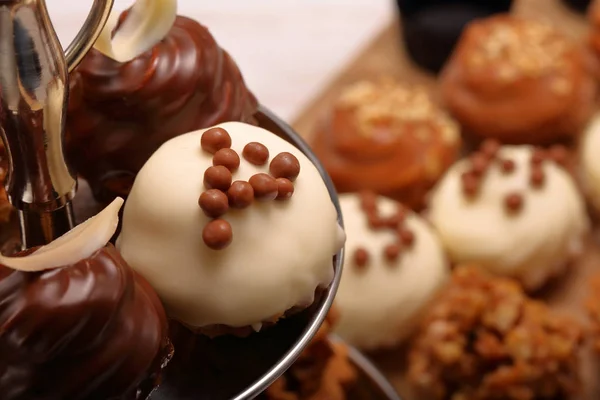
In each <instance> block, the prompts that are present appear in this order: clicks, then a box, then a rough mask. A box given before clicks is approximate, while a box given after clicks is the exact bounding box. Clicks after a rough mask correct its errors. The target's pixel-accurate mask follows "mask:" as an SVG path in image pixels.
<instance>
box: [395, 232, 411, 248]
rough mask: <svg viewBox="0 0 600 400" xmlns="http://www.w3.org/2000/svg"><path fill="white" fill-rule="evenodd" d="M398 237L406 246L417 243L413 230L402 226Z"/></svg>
mask: <svg viewBox="0 0 600 400" xmlns="http://www.w3.org/2000/svg"><path fill="white" fill-rule="evenodd" d="M398 238H399V239H400V242H401V243H402V244H403V245H404V246H406V247H412V245H413V244H414V243H415V234H414V233H413V231H411V230H408V229H406V228H400V230H398Z"/></svg>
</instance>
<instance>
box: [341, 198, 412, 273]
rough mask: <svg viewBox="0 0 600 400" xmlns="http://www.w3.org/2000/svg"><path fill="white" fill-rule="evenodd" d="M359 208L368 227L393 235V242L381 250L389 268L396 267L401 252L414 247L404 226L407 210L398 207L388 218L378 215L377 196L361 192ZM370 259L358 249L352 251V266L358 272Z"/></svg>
mask: <svg viewBox="0 0 600 400" xmlns="http://www.w3.org/2000/svg"><path fill="white" fill-rule="evenodd" d="M359 198H360V208H361V210H362V211H363V212H364V213H365V215H366V217H367V222H368V224H369V227H370V228H371V229H373V230H376V231H377V230H388V231H392V232H393V233H394V234H395V241H393V242H392V243H389V244H387V245H386V246H385V247H384V248H383V257H384V259H385V260H387V262H388V263H389V265H390V266H391V267H393V266H396V265H397V263H396V261H398V259H399V258H400V257H401V256H402V252H403V251H405V250H406V249H410V248H412V247H413V246H414V243H415V235H414V232H413V231H411V230H410V229H409V228H408V226H407V225H406V217H407V215H408V213H407V210H406V209H405V208H404V206H402V205H398V209H397V210H396V212H395V213H394V214H392V215H390V216H388V217H383V216H381V215H380V212H379V208H378V206H377V195H376V194H375V193H374V192H369V191H365V192H361V193H360V194H359ZM369 259H370V254H369V252H368V251H367V250H366V249H365V248H363V247H359V248H357V249H356V250H355V251H354V254H353V261H354V266H355V267H356V268H357V269H358V270H364V269H365V268H366V267H367V266H368V262H369Z"/></svg>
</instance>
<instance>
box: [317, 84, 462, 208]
mask: <svg viewBox="0 0 600 400" xmlns="http://www.w3.org/2000/svg"><path fill="white" fill-rule="evenodd" d="M460 144H461V143H460V135H459V129H458V125H457V124H456V123H455V122H454V121H453V120H452V119H451V118H450V117H449V116H448V115H447V114H446V113H445V112H444V111H442V110H441V109H439V108H438V107H437V106H436V105H435V104H434V103H433V102H432V100H431V98H430V97H429V95H428V93H427V92H426V91H425V89H423V88H414V87H408V86H405V85H402V84H399V83H396V82H393V81H391V80H383V81H379V82H367V81H365V82H358V83H355V84H353V85H351V86H349V87H348V88H346V89H345V90H344V91H343V92H342V93H341V95H340V97H339V98H338V99H337V101H336V103H335V104H334V106H333V109H332V110H331V112H330V115H329V116H328V118H327V119H326V120H324V121H323V123H322V124H321V126H320V127H319V129H318V131H317V133H316V135H315V137H314V140H313V142H312V146H313V150H314V151H315V153H316V154H317V156H318V157H319V158H320V160H321V161H322V163H323V165H324V166H325V168H326V170H327V172H329V174H330V175H331V178H332V179H333V182H334V183H335V186H336V188H337V189H338V190H339V191H340V192H357V191H361V190H372V191H375V192H377V193H379V194H381V195H384V196H388V197H391V198H393V199H395V200H398V201H401V202H403V203H404V204H406V205H408V206H409V207H412V208H418V207H420V206H422V205H423V201H424V197H425V194H426V192H427V190H428V189H429V188H430V187H431V186H432V185H433V184H434V183H435V182H436V181H437V180H438V179H439V178H440V177H441V175H442V174H443V173H444V171H445V170H446V168H447V167H448V166H449V165H450V164H452V162H454V160H455V159H456V157H457V154H458V151H459V148H460Z"/></svg>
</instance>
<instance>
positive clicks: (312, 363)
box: [258, 308, 358, 400]
mask: <svg viewBox="0 0 600 400" xmlns="http://www.w3.org/2000/svg"><path fill="white" fill-rule="evenodd" d="M337 321H338V312H337V310H336V309H335V308H331V310H330V311H329V314H328V315H327V319H326V320H325V322H324V323H323V325H321V328H320V329H319V331H318V332H317V334H316V336H315V337H314V338H313V340H312V341H311V343H310V344H309V345H308V346H307V347H306V349H305V350H304V351H303V352H302V354H301V355H300V357H298V360H296V362H295V363H294V364H293V365H292V367H291V368H290V369H288V370H287V371H286V372H285V374H284V375H283V376H282V377H281V378H279V379H278V380H277V381H275V383H273V384H272V385H271V386H270V387H269V388H267V390H266V391H265V392H264V393H263V394H262V395H260V396H259V397H258V399H259V400H346V399H348V398H349V397H348V392H349V391H350V390H351V389H352V387H353V385H354V384H355V382H356V380H357V378H358V373H357V371H356V368H355V367H354V365H353V364H352V362H351V360H350V359H349V358H348V347H347V346H346V345H345V344H343V343H341V342H332V341H331V340H330V339H329V338H328V335H329V333H330V332H331V331H332V329H333V328H334V327H335V326H336V324H337Z"/></svg>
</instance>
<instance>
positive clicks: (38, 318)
mask: <svg viewBox="0 0 600 400" xmlns="http://www.w3.org/2000/svg"><path fill="white" fill-rule="evenodd" d="M122 203H123V200H122V199H115V201H114V202H113V203H111V204H110V205H109V206H108V207H107V208H106V209H105V210H104V211H102V212H101V213H100V214H98V215H97V216H95V217H93V218H91V219H89V220H88V221H87V222H85V223H83V224H81V225H79V226H77V227H76V228H75V229H73V230H72V231H71V232H69V233H67V234H66V235H64V236H62V237H60V238H59V239H57V240H55V241H54V242H52V243H50V244H49V245H46V246H43V247H40V248H37V249H32V250H28V251H26V252H23V253H21V254H18V255H17V256H16V257H4V256H0V264H1V265H0V397H1V398H2V400H32V399H44V400H79V399H81V400H83V399H86V400H90V399H95V400H100V399H101V400H105V399H124V400H134V399H144V398H146V396H147V395H148V394H149V393H150V391H151V390H152V389H153V387H154V385H155V384H156V383H157V382H158V380H159V374H160V371H161V368H162V367H163V366H164V365H165V364H166V362H167V361H168V359H169V358H170V355H171V345H170V343H169V341H168V339H167V334H168V332H167V330H168V326H167V317H166V314H165V311H164V309H163V307H162V305H161V303H160V301H159V298H158V296H157V295H156V293H155V292H154V290H153V289H152V288H151V287H150V285H149V284H148V283H147V282H146V281H145V280H144V279H143V278H141V277H140V276H139V275H137V274H136V273H135V272H134V271H133V270H132V269H131V268H130V267H129V266H128V265H127V264H126V262H125V261H124V260H123V258H122V257H121V255H120V254H119V252H118V251H117V250H116V249H115V248H114V246H112V245H111V244H107V243H108V240H109V239H110V237H111V236H112V235H113V233H114V232H115V229H116V227H117V223H118V212H119V209H120V207H121V204H122Z"/></svg>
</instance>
